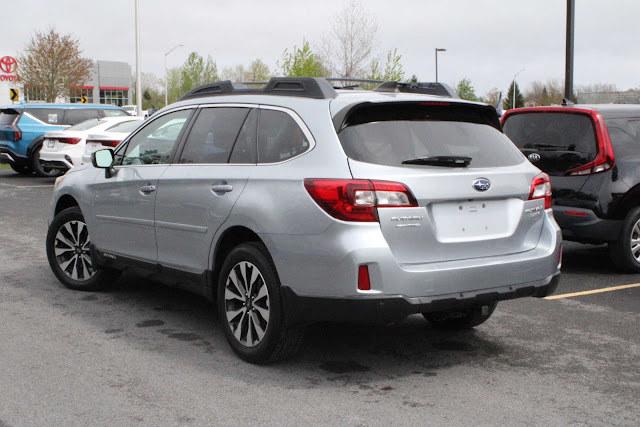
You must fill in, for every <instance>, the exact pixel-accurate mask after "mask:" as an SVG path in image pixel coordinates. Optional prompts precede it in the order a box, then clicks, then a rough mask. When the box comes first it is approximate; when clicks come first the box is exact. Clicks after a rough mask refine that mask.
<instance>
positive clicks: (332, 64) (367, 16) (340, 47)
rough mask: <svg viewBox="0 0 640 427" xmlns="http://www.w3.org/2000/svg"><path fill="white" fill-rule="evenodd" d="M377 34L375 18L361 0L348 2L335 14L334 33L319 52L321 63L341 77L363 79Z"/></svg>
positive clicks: (324, 41)
mask: <svg viewBox="0 0 640 427" xmlns="http://www.w3.org/2000/svg"><path fill="white" fill-rule="evenodd" d="M377 32H378V20H377V19H376V17H375V16H374V15H373V14H372V13H371V12H370V11H369V10H368V9H367V8H366V7H365V6H364V4H363V3H362V2H361V1H360V0H348V1H347V2H346V3H345V4H344V7H343V8H342V10H341V11H340V12H338V14H336V15H334V17H333V23H332V25H331V32H330V34H329V36H328V37H326V36H325V38H324V39H323V42H322V45H321V47H320V48H319V49H318V50H319V51H320V53H321V54H320V56H321V59H322V62H323V63H325V64H326V66H328V67H329V69H330V71H331V72H332V73H333V74H338V75H339V76H340V77H344V78H349V77H352V78H358V77H363V76H364V75H365V74H366V70H365V68H366V66H367V65H368V64H369V62H370V61H371V57H372V55H373V52H374V50H375V48H376V45H377V42H376V33H377Z"/></svg>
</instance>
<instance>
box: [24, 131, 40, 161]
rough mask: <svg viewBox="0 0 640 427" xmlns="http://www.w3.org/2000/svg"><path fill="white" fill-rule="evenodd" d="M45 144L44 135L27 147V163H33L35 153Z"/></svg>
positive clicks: (36, 138)
mask: <svg viewBox="0 0 640 427" xmlns="http://www.w3.org/2000/svg"><path fill="white" fill-rule="evenodd" d="M43 142H44V135H40V136H37V137H35V138H33V141H31V142H30V143H29V146H28V147H27V162H31V160H32V159H33V153H35V152H37V151H38V149H39V148H40V147H41V146H42V143H43Z"/></svg>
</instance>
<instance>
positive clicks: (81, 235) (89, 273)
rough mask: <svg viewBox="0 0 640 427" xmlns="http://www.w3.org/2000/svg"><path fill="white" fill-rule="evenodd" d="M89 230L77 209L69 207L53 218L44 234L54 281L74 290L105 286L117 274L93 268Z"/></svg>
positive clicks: (111, 281)
mask: <svg viewBox="0 0 640 427" xmlns="http://www.w3.org/2000/svg"><path fill="white" fill-rule="evenodd" d="M89 237H90V236H89V230H88V228H87V226H86V224H85V222H84V217H83V216H82V212H81V211H80V208H79V207H77V206H73V207H70V208H67V209H65V210H63V211H62V212H60V213H59V214H58V215H56V216H55V218H54V219H53V221H52V222H51V225H50V226H49V230H48V232H47V243H46V245H47V258H48V260H49V265H50V266H51V270H53V273H54V274H55V275H56V277H57V278H58V280H60V282H62V284H63V285H65V286H66V287H67V288H69V289H73V290H76V291H98V290H102V289H105V288H107V287H109V286H110V285H111V284H112V283H113V282H114V281H115V279H116V278H117V277H118V272H116V271H114V270H110V269H104V268H100V267H97V266H96V265H95V263H94V261H93V260H92V258H91V252H90V251H89V245H90V243H91V241H90V239H89Z"/></svg>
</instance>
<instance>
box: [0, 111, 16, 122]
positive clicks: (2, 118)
mask: <svg viewBox="0 0 640 427" xmlns="http://www.w3.org/2000/svg"><path fill="white" fill-rule="evenodd" d="M18 115H19V114H18V113H16V112H15V111H2V112H0V126H6V125H10V124H13V122H14V120H15V119H16V117H18Z"/></svg>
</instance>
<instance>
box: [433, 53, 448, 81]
mask: <svg viewBox="0 0 640 427" xmlns="http://www.w3.org/2000/svg"><path fill="white" fill-rule="evenodd" d="M435 50H436V83H438V52H446V51H447V49H443V48H440V47H437V48H436V49H435Z"/></svg>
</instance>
